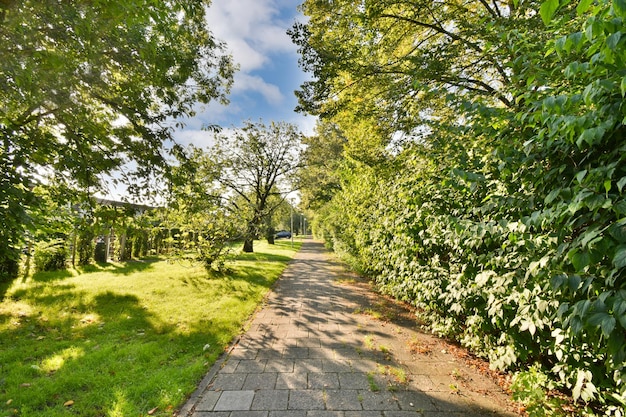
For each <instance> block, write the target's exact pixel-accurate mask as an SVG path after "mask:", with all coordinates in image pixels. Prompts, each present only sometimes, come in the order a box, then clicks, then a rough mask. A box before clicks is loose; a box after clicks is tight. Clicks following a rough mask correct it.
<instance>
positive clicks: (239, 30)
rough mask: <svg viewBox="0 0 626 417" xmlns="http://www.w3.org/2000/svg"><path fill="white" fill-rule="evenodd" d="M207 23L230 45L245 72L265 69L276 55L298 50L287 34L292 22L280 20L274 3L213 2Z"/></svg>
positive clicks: (262, 0) (255, 0) (248, 0)
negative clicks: (273, 55)
mask: <svg viewBox="0 0 626 417" xmlns="http://www.w3.org/2000/svg"><path fill="white" fill-rule="evenodd" d="M296 5H297V3H296V2H294V5H293V10H294V12H295V7H296ZM207 21H208V25H209V28H210V29H211V31H212V32H213V34H214V35H215V36H216V37H217V38H218V39H220V40H223V41H225V42H226V43H227V45H228V49H229V50H230V51H231V53H232V55H233V58H234V60H235V62H237V63H238V64H239V65H240V67H241V71H242V72H250V71H253V70H256V69H260V68H262V67H263V66H264V65H265V64H266V63H268V62H269V56H270V55H271V54H273V53H291V52H295V50H296V47H295V45H293V43H292V42H291V39H290V38H289V36H288V35H287V33H286V30H287V29H288V28H289V26H290V25H291V22H288V21H284V20H282V19H281V16H280V10H279V8H278V5H277V4H276V2H275V1H274V0H235V1H233V0H213V1H212V2H211V6H210V7H209V10H208V12H207Z"/></svg>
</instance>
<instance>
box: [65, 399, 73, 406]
mask: <svg viewBox="0 0 626 417" xmlns="http://www.w3.org/2000/svg"><path fill="white" fill-rule="evenodd" d="M63 405H64V406H66V407H71V406H73V405H74V400H69V401H65V402H64V403H63Z"/></svg>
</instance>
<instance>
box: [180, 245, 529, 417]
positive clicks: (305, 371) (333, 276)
mask: <svg viewBox="0 0 626 417" xmlns="http://www.w3.org/2000/svg"><path fill="white" fill-rule="evenodd" d="M350 276H351V275H350V273H349V272H347V271H346V270H345V269H343V268H342V267H341V265H340V264H339V263H337V262H335V261H334V260H333V258H332V257H331V256H330V255H329V254H328V253H327V252H326V251H325V249H324V247H323V245H322V244H321V243H319V242H314V241H311V240H305V241H304V243H303V245H302V249H301V250H300V251H299V252H298V254H297V255H296V257H295V258H294V260H293V261H292V262H291V263H290V264H289V265H288V267H287V269H286V270H285V272H284V274H283V276H282V278H281V279H280V280H279V281H278V282H277V284H276V286H275V287H274V289H273V291H272V292H271V293H270V295H269V296H268V297H267V299H266V301H265V303H264V305H263V306H262V308H261V309H260V310H259V311H258V312H257V313H256V314H255V316H254V317H253V319H252V320H251V322H250V325H249V329H248V330H247V331H246V332H245V333H244V334H243V335H242V336H241V337H240V339H239V340H238V341H237V342H236V343H235V344H233V346H232V347H231V348H230V350H229V351H228V352H227V353H226V354H224V355H223V357H222V358H221V359H220V360H218V361H217V362H216V364H215V365H214V366H213V368H212V369H211V370H210V371H209V373H208V374H207V376H206V377H205V378H204V379H203V381H202V382H201V384H200V386H199V387H198V389H197V391H196V392H195V393H194V394H193V395H192V396H191V398H190V399H189V401H188V402H187V403H186V404H185V405H184V406H183V408H182V409H181V410H180V412H179V416H185V417H287V416H289V417H408V416H425V417H435V416H437V417H444V416H473V417H479V416H516V415H517V414H515V413H514V412H512V411H511V410H512V408H511V407H510V405H509V404H508V401H507V400H508V397H507V396H506V395H505V394H504V393H503V392H502V391H501V389H500V388H498V387H497V385H496V384H494V382H493V381H492V380H491V379H489V378H486V377H484V376H482V375H481V374H480V373H479V372H478V371H476V370H475V369H472V368H470V367H468V365H466V364H465V362H464V361H463V360H461V359H458V358H457V356H456V355H452V354H451V353H450V352H449V349H446V346H447V345H445V344H444V343H443V342H441V341H438V339H436V338H434V337H432V336H430V335H427V334H425V333H422V332H419V331H418V330H417V329H416V326H415V322H414V321H412V320H406V319H405V320H402V319H401V318H402V317H401V315H395V314H393V313H392V312H391V313H390V311H393V310H390V308H391V307H389V305H388V304H385V302H384V299H383V298H382V297H379V296H375V295H374V294H372V293H371V292H370V291H369V290H368V289H367V287H366V286H365V285H363V284H362V283H359V282H358V281H354V280H350V279H349V278H350ZM381 300H382V301H381ZM381 307H382V308H381ZM381 311H382V313H381ZM377 312H378V313H377ZM380 314H383V315H387V316H389V318H390V319H392V320H381V318H380V317H377V316H378V315H380ZM448 348H449V346H448Z"/></svg>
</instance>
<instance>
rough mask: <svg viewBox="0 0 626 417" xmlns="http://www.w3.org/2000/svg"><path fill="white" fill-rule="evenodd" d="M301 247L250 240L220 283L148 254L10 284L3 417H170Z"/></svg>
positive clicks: (4, 305) (2, 362) (0, 335)
mask: <svg viewBox="0 0 626 417" xmlns="http://www.w3.org/2000/svg"><path fill="white" fill-rule="evenodd" d="M298 247H299V244H296V246H295V247H294V248H293V249H292V248H291V244H290V243H289V242H277V244H276V245H273V246H271V247H270V246H269V245H267V244H265V243H263V242H255V249H256V251H257V252H256V253H255V254H241V255H238V256H237V257H236V258H235V260H234V261H232V262H230V263H229V264H228V265H229V268H230V271H229V273H227V274H223V275H219V276H210V275H208V274H207V273H206V272H205V271H204V269H202V267H200V266H194V265H191V264H185V263H177V262H174V263H169V262H167V261H165V260H159V259H148V260H143V261H135V262H130V263H127V264H117V263H109V264H103V265H96V266H89V267H86V268H84V269H82V270H78V271H77V270H72V271H65V272H55V273H40V274H35V275H33V276H31V277H29V278H27V279H25V280H19V281H17V282H14V283H13V284H12V285H11V286H10V287H8V288H5V289H4V297H3V298H2V300H0V416H24V417H30V416H46V417H57V416H86V417H87V416H89V417H96V416H107V417H117V416H120V417H121V416H141V415H144V416H145V415H148V413H149V412H151V415H153V416H169V415H172V414H173V412H174V411H175V410H176V409H177V408H178V407H180V406H181V405H182V404H183V403H184V401H185V400H186V398H187V397H188V395H189V394H190V393H191V392H193V390H194V389H195V387H196V385H197V383H198V382H199V380H200V379H201V378H202V376H203V375H204V374H205V373H206V372H207V370H208V369H209V367H210V366H211V365H212V364H213V363H214V362H215V360H216V359H217V357H218V356H219V355H220V354H221V353H222V352H223V350H224V348H225V347H226V346H227V345H228V344H229V343H230V341H231V340H232V339H233V337H234V336H236V335H237V334H238V333H239V332H240V330H241V328H242V325H243V323H245V321H246V319H247V318H248V317H249V316H250V314H251V313H252V312H253V311H254V309H255V307H256V306H257V305H258V303H259V302H260V301H261V300H262V298H263V297H264V295H265V294H266V293H267V291H268V290H269V288H270V286H271V285H272V283H273V282H274V281H275V280H276V279H277V277H278V276H279V275H280V273H281V272H282V271H283V269H284V267H285V265H286V263H287V262H288V261H289V260H290V259H291V257H292V256H293V254H294V252H295V250H296V249H297V248H298ZM0 294H2V292H0ZM155 409H156V410H155Z"/></svg>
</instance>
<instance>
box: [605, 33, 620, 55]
mask: <svg viewBox="0 0 626 417" xmlns="http://www.w3.org/2000/svg"><path fill="white" fill-rule="evenodd" d="M621 37H622V32H620V31H617V32H615V33H613V34H612V35H611V36H609V37H608V38H606V44H607V46H608V47H609V48H610V49H611V50H613V51H614V50H615V49H616V48H617V45H618V44H619V40H620V39H621Z"/></svg>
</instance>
